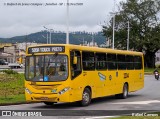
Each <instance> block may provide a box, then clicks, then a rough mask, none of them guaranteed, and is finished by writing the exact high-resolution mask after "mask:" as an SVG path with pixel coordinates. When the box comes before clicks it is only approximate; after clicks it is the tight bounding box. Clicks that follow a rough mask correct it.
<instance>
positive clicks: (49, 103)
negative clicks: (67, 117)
mask: <svg viewBox="0 0 160 119" xmlns="http://www.w3.org/2000/svg"><path fill="white" fill-rule="evenodd" d="M43 103H44V104H46V105H53V104H54V102H43Z"/></svg>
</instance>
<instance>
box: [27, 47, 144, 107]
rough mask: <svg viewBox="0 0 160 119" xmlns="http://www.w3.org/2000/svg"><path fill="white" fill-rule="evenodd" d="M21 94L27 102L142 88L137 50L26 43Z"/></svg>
mask: <svg viewBox="0 0 160 119" xmlns="http://www.w3.org/2000/svg"><path fill="white" fill-rule="evenodd" d="M25 65H26V66H25V79H26V80H25V96H26V100H27V101H39V102H44V103H45V104H46V105H53V104H54V103H57V102H80V103H81V105H82V106H87V105H89V104H90V102H91V99H93V98H98V97H104V96H109V95H115V96H116V97H118V98H127V96H128V93H129V92H134V91H137V90H140V89H142V88H143V87H144V58H143V54H142V53H141V52H133V51H123V50H113V49H106V48H98V47H87V46H78V45H69V44H45V45H37V46H30V47H28V48H27V52H26V63H25Z"/></svg>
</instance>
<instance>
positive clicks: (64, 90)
mask: <svg viewBox="0 0 160 119" xmlns="http://www.w3.org/2000/svg"><path fill="white" fill-rule="evenodd" d="M69 89H70V87H66V88H64V89H63V90H61V91H59V93H58V94H60V95H62V94H63V93H65V92H67V91H68V90H69Z"/></svg>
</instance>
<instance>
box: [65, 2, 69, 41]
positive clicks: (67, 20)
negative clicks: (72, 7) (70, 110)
mask: <svg viewBox="0 0 160 119" xmlns="http://www.w3.org/2000/svg"><path fill="white" fill-rule="evenodd" d="M66 24H67V31H66V44H69V0H67V18H66Z"/></svg>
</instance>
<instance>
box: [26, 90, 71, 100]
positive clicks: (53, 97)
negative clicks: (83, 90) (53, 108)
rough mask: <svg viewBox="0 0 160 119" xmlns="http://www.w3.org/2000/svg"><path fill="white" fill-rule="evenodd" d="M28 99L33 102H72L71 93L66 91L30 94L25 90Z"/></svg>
mask: <svg viewBox="0 0 160 119" xmlns="http://www.w3.org/2000/svg"><path fill="white" fill-rule="evenodd" d="M25 96H26V101H31V102H32V101H33V102H35V101H36V102H70V98H69V97H70V93H69V92H65V93H64V94H43V93H42V94H36V93H32V94H29V93H28V92H25Z"/></svg>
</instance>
